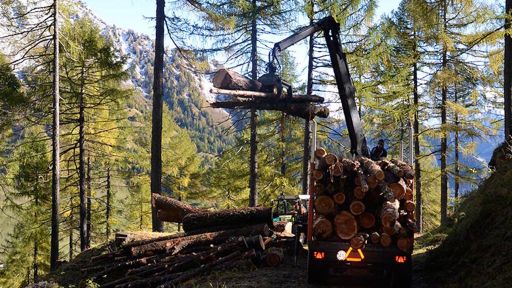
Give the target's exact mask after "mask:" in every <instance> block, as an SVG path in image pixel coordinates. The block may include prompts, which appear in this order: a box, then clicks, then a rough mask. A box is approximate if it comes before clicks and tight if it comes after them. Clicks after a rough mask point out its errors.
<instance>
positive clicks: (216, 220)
mask: <svg viewBox="0 0 512 288" xmlns="http://www.w3.org/2000/svg"><path fill="white" fill-rule="evenodd" d="M261 223H266V224H268V225H269V226H270V227H272V226H273V222H272V208H265V207H248V208H242V209H227V210H220V211H212V212H210V211H208V212H200V213H192V214H188V215H186V216H185V217H183V230H185V232H187V233H189V232H191V231H194V230H201V229H207V228H208V229H210V228H212V227H244V226H247V225H253V224H261Z"/></svg>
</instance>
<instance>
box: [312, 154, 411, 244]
mask: <svg viewBox="0 0 512 288" xmlns="http://www.w3.org/2000/svg"><path fill="white" fill-rule="evenodd" d="M315 159H316V163H315V169H314V170H313V171H312V172H311V179H312V180H311V181H312V183H313V191H312V193H313V196H314V198H313V200H312V201H314V202H313V206H314V222H313V235H314V237H315V238H316V239H319V240H327V241H331V240H332V241H346V242H348V243H350V244H351V246H352V247H353V248H361V247H363V246H365V245H367V244H369V243H372V244H373V245H381V246H384V247H390V246H392V245H396V246H397V247H398V248H399V249H400V250H402V251H404V252H410V251H412V246H413V239H414V231H415V229H416V228H415V215H414V212H415V204H414V199H413V182H414V171H413V169H412V168H411V166H410V165H409V164H407V163H405V162H403V161H399V160H387V159H385V160H381V161H372V160H371V159H369V158H366V157H357V158H355V159H348V158H342V157H338V156H336V155H335V154H332V153H327V151H326V150H325V149H323V148H319V149H317V150H316V151H315Z"/></svg>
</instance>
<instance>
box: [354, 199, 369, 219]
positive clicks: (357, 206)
mask: <svg viewBox="0 0 512 288" xmlns="http://www.w3.org/2000/svg"><path fill="white" fill-rule="evenodd" d="M365 209H366V206H365V205H364V203H363V202H361V201H358V200H356V201H352V203H350V212H351V213H352V214H353V215H355V216H357V215H361V214H362V213H363V212H364V210H365Z"/></svg>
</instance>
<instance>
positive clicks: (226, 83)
mask: <svg viewBox="0 0 512 288" xmlns="http://www.w3.org/2000/svg"><path fill="white" fill-rule="evenodd" d="M212 83H213V87H215V88H220V89H228V90H249V91H260V89H261V86H262V85H261V83H260V82H259V81H257V80H251V79H249V78H247V77H245V76H243V75H240V74H238V73H236V72H235V71H231V70H227V69H220V70H219V71H217V72H216V73H215V75H214V76H213V80H212Z"/></svg>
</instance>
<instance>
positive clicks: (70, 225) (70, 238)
mask: <svg viewBox="0 0 512 288" xmlns="http://www.w3.org/2000/svg"><path fill="white" fill-rule="evenodd" d="M73 206H74V204H73V198H71V199H70V201H69V211H71V212H70V214H69V235H68V237H69V238H68V241H69V243H68V244H69V253H68V254H69V261H71V260H73V241H74V240H73V225H74V223H73V221H74V220H75V219H74V218H75V217H74V216H73V215H74V211H73V210H74V207H73Z"/></svg>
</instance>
